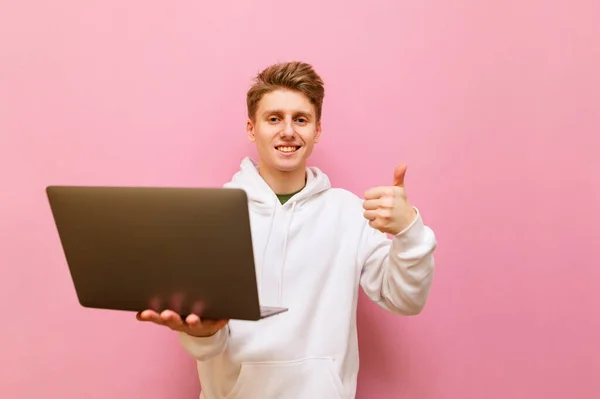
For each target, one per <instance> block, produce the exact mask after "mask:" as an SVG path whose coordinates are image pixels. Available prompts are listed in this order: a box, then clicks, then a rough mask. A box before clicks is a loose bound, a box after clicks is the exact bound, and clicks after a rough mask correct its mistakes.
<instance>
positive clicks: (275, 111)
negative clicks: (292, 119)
mask: <svg viewBox="0 0 600 399" xmlns="http://www.w3.org/2000/svg"><path fill="white" fill-rule="evenodd" d="M269 114H285V111H284V110H281V109H268V110H266V111H265V112H263V113H262V116H266V115H269ZM293 115H294V116H305V117H313V113H312V112H307V111H305V110H300V111H294V112H293Z"/></svg>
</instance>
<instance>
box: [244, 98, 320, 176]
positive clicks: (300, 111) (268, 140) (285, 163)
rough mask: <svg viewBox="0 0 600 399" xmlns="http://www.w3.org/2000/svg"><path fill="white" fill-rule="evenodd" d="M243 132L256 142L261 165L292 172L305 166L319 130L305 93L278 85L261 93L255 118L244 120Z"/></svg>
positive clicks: (313, 108)
mask: <svg viewBox="0 0 600 399" xmlns="http://www.w3.org/2000/svg"><path fill="white" fill-rule="evenodd" d="M246 132H247V134H248V138H249V139H250V141H252V142H254V143H256V147H257V149H258V155H259V157H260V163H261V167H267V168H269V169H271V170H274V171H275V170H277V171H280V172H292V171H294V170H297V169H299V168H301V169H302V170H304V168H305V166H306V161H307V159H308V157H309V156H310V154H311V153H312V150H313V146H314V144H315V143H316V142H317V140H318V138H319V136H320V134H321V125H320V123H318V122H317V121H316V113H315V107H314V106H313V105H312V104H311V103H310V101H309V99H308V97H306V96H305V95H304V94H302V93H300V92H296V91H291V90H284V89H280V90H275V91H273V92H270V93H267V94H265V95H264V96H263V97H262V99H261V100H260V102H259V104H258V107H257V110H256V114H255V120H254V122H253V121H252V120H250V119H249V120H248V122H247V125H246Z"/></svg>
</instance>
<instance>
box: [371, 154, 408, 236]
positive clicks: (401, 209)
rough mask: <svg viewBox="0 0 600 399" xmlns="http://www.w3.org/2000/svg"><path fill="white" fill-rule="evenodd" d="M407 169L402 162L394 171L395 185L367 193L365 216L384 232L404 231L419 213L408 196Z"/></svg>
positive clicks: (373, 189)
mask: <svg viewBox="0 0 600 399" xmlns="http://www.w3.org/2000/svg"><path fill="white" fill-rule="evenodd" d="M406 169H407V166H406V164H405V163H401V164H400V165H398V167H396V170H395V171H394V183H393V185H391V186H379V187H373V188H371V189H369V190H367V192H366V193H365V201H364V202H363V208H364V209H365V212H364V216H365V218H366V219H368V220H369V225H370V226H371V227H373V228H375V229H377V230H379V231H381V232H383V233H388V234H392V235H396V234H398V233H400V232H402V231H403V230H404V229H406V228H407V227H408V226H410V224H411V223H412V222H413V221H414V219H415V217H416V215H417V212H416V211H415V209H414V208H413V207H412V205H411V204H410V203H409V202H408V198H407V196H406V189H405V187H404V178H405V176H406Z"/></svg>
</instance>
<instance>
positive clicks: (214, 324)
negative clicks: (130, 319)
mask: <svg viewBox="0 0 600 399" xmlns="http://www.w3.org/2000/svg"><path fill="white" fill-rule="evenodd" d="M137 319H138V320H140V321H150V322H153V323H155V324H158V325H161V326H165V327H169V328H170V329H171V330H174V331H181V332H184V333H186V334H188V335H191V336H194V337H210V336H211V335H214V334H216V333H217V332H218V331H219V330H220V329H221V328H223V327H225V326H226V325H227V323H228V322H229V320H210V319H200V317H198V316H197V315H195V314H190V315H188V316H187V317H186V318H185V320H182V319H181V317H180V316H179V315H178V314H177V313H176V312H173V311H172V310H164V311H162V312H161V313H160V314H159V313H158V312H155V311H154V310H144V311H143V312H139V313H138V314H137Z"/></svg>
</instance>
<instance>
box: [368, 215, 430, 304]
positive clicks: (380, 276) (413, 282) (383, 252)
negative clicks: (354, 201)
mask: <svg viewBox="0 0 600 399" xmlns="http://www.w3.org/2000/svg"><path fill="white" fill-rule="evenodd" d="M415 210H416V211H417V216H416V218H415V220H414V221H413V223H412V224H411V225H410V226H409V227H407V228H406V229H405V230H404V231H402V232H400V233H399V234H397V235H396V236H393V237H392V238H389V236H388V235H387V234H384V233H381V232H380V231H378V230H376V229H374V228H372V227H371V226H369V224H368V222H366V221H365V224H364V225H363V230H362V235H361V242H360V245H359V253H358V259H359V262H360V266H362V269H361V275H360V285H361V287H362V288H363V290H364V292H365V293H366V294H367V296H368V297H369V298H371V299H372V300H373V301H375V302H376V303H377V304H378V305H379V306H381V307H382V308H384V309H386V310H389V311H391V312H393V313H396V314H401V315H416V314H419V313H420V312H421V310H422V309H423V307H424V306H425V303H426V301H427V298H428V296H429V290H430V288H431V283H432V279H433V272H434V259H433V252H434V250H435V248H436V247H437V242H436V238H435V235H434V233H433V231H432V230H431V229H430V228H429V227H427V226H426V225H425V224H424V223H423V219H422V218H421V213H420V212H419V210H418V209H416V208H415Z"/></svg>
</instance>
